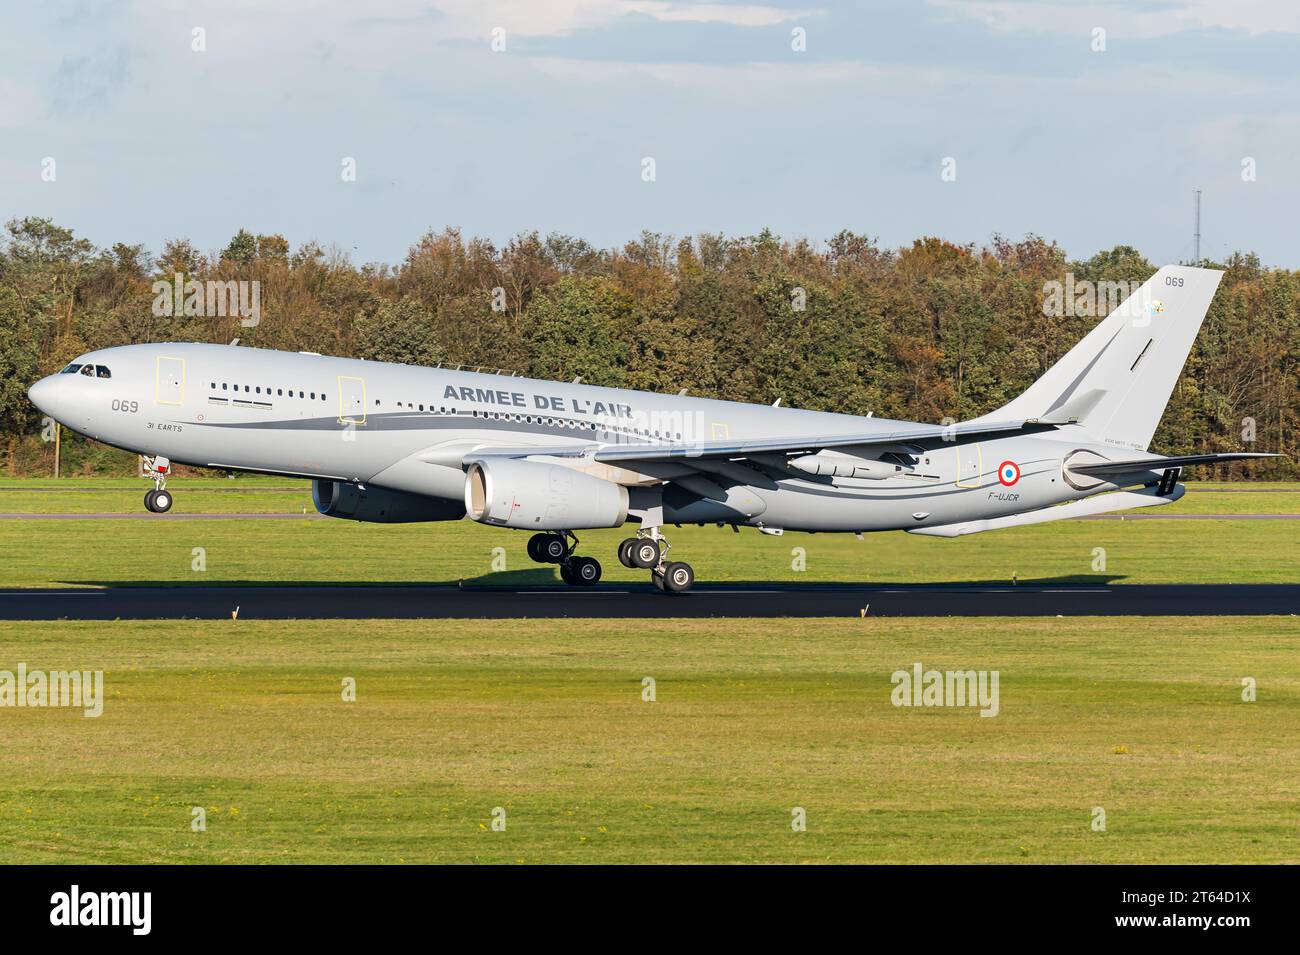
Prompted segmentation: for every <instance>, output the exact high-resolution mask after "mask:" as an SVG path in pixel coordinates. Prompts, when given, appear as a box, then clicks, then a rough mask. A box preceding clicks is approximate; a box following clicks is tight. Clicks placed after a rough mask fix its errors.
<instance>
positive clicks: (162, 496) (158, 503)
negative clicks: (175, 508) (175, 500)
mask: <svg viewBox="0 0 1300 955" xmlns="http://www.w3.org/2000/svg"><path fill="white" fill-rule="evenodd" d="M145 506H146V507H147V506H148V505H147V504H146V505H145ZM171 509H172V496H171V494H170V493H169V492H167V491H164V490H158V491H154V492H153V510H154V511H155V512H156V513H158V514H166V513H167V512H168V511H170V510H171Z"/></svg>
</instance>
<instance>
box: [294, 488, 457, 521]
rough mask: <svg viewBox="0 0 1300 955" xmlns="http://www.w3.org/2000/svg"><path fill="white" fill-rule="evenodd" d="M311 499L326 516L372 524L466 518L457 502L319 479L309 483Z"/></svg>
mask: <svg viewBox="0 0 1300 955" xmlns="http://www.w3.org/2000/svg"><path fill="white" fill-rule="evenodd" d="M311 499H312V502H313V503H314V504H315V505H316V510H318V511H320V512H321V513H322V514H324V515H325V516H326V517H341V518H344V519H345V520H349V521H365V522H367V523H372V524H413V523H416V522H418V521H458V520H460V519H461V518H462V517H464V516H465V508H464V507H462V506H461V503H460V501H453V500H448V499H447V498H444V497H426V496H425V495H423V494H410V493H408V492H406V491H392V490H389V489H387V488H382V487H370V486H368V485H364V484H352V483H349V482H347V481H327V480H322V479H320V478H317V479H316V480H314V481H312V482H311Z"/></svg>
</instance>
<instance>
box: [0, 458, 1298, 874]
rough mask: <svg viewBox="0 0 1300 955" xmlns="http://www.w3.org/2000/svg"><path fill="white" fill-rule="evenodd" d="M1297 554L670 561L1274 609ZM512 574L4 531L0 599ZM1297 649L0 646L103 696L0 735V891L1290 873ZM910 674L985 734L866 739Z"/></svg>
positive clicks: (126, 630) (429, 549) (1102, 644)
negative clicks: (690, 876)
mask: <svg viewBox="0 0 1300 955" xmlns="http://www.w3.org/2000/svg"><path fill="white" fill-rule="evenodd" d="M47 483H48V482H47ZM231 485H238V486H237V487H235V488H234V489H232V488H231ZM173 488H174V490H176V491H177V493H178V497H177V510H178V511H184V510H189V511H191V512H199V511H202V512H220V511H223V510H224V511H226V512H244V511H255V510H262V511H269V512H276V513H283V512H290V513H300V512H301V509H302V507H303V505H304V504H306V503H307V498H306V495H305V494H304V493H303V488H302V487H301V486H296V485H285V484H284V483H283V482H277V481H267V480H254V481H246V480H245V479H242V478H241V479H240V480H239V481H237V482H228V481H223V480H215V481H204V482H199V481H195V482H181V481H178V482H175V483H174V485H173ZM1280 490H1281V492H1280V493H1278V491H1279V488H1278V486H1276V485H1274V486H1270V488H1269V489H1268V490H1266V491H1265V492H1264V493H1241V492H1237V491H1233V490H1227V489H1224V490H1217V489H1212V488H1207V489H1198V490H1193V491H1192V492H1191V493H1190V494H1189V496H1188V497H1187V498H1186V499H1184V501H1182V502H1180V503H1179V504H1177V505H1174V506H1173V507H1172V508H1170V510H1171V511H1173V510H1174V509H1175V508H1177V509H1182V510H1184V511H1186V510H1187V507H1186V505H1188V504H1189V503H1191V502H1196V501H1197V500H1198V498H1200V497H1206V498H1211V497H1212V498H1213V504H1212V505H1207V506H1206V509H1205V510H1202V513H1234V514H1235V513H1291V512H1294V511H1295V510H1296V501H1295V500H1293V495H1295V496H1296V497H1297V498H1300V487H1297V486H1294V485H1292V486H1288V487H1284V488H1281V489H1280ZM142 494H143V491H142V489H141V484H140V483H139V482H136V481H130V480H124V481H120V482H112V481H107V482H106V481H86V482H83V481H78V482H61V483H60V484H59V485H58V486H56V487H51V488H46V487H42V486H40V484H39V482H13V481H8V482H0V512H15V511H17V512H22V511H27V512H39V511H44V512H46V513H52V512H59V513H66V512H70V511H80V512H81V513H85V512H87V511H96V512H97V511H103V512H134V511H136V510H137V509H138V508H139V505H140V502H139V498H140V497H141V496H142ZM309 506H310V505H309V504H308V507H309ZM1298 528H1300V525H1297V524H1296V523H1294V522H1288V521H1250V520H1232V519H1227V520H1222V521H1219V520H1215V521H1186V522H1180V521H1125V522H1119V521H1094V522H1064V523H1061V524H1054V525H1049V526H1045V527H1033V528H1024V529H1020V530H1016V531H1008V532H1000V533H996V534H988V535H976V536H974V537H970V538H965V539H961V540H956V541H946V540H933V539H927V538H916V537H912V536H909V535H905V534H877V535H867V537H866V538H865V540H863V541H857V540H855V539H854V538H853V537H852V536H841V535H803V534H787V535H785V536H784V537H782V538H771V537H763V536H760V535H758V534H757V533H756V532H754V531H752V530H750V531H744V532H742V533H741V534H739V535H737V534H733V533H732V532H731V531H730V530H722V529H717V528H713V527H708V528H683V529H680V530H676V529H675V530H674V531H673V532H672V535H671V539H672V541H673V543H674V545H675V554H680V555H681V556H682V557H684V558H685V559H689V560H690V561H691V562H692V563H693V564H694V565H695V567H696V569H697V572H698V573H699V575H700V578H701V579H702V580H706V581H707V580H756V581H764V580H806V581H855V582H861V581H868V582H870V581H880V582H895V581H912V582H924V581H947V580H961V581H978V580H994V581H1005V580H1007V579H1010V577H1011V576H1012V575H1013V574H1014V575H1015V576H1016V577H1017V578H1018V579H1019V580H1021V581H1029V580H1036V579H1059V580H1080V581H1096V580H1110V581H1116V582H1119V583H1137V582H1157V581H1179V582H1223V581H1229V582H1232V581H1235V582H1260V581H1285V582H1292V581H1296V580H1300V548H1297V547H1296V545H1295V540H1296V530H1297V529H1298ZM582 536H583V541H584V547H583V548H582V550H583V552H585V553H590V554H594V555H596V556H598V557H599V558H600V559H601V560H602V562H603V564H604V566H605V569H606V573H607V576H608V578H610V579H613V580H623V579H628V580H641V579H642V574H641V572H635V573H634V572H630V571H625V570H624V569H623V568H622V567H620V566H619V565H618V564H617V562H616V561H615V560H613V559H612V551H613V547H614V544H615V543H616V541H617V540H618V539H619V538H620V537H622V536H623V532H618V531H608V532H599V533H595V532H593V533H588V534H583V535H582ZM525 540H526V536H525V535H524V534H522V533H517V532H508V531H500V530H494V529H489V528H485V527H481V526H479V525H476V524H472V523H469V522H456V523H451V524H438V525H411V526H390V527H382V526H374V525H360V524H355V523H353V522H347V521H328V520H299V519H286V520H232V521H201V520H189V521H186V520H179V521H158V520H119V521H110V520H83V519H76V520H54V521H47V520H36V521H21V520H3V521H0V586H50V585H65V584H77V585H87V586H93V585H96V584H105V583H108V584H130V583H141V582H149V581H162V582H170V583H186V584H195V583H199V584H202V583H209V584H223V583H230V582H232V581H251V582H258V583H280V582H285V581H312V582H349V583H352V582H389V581H398V582H422V581H450V580H456V579H459V578H465V579H466V580H467V581H469V582H470V585H473V584H474V583H475V582H478V583H529V584H532V583H536V582H538V581H546V580H551V579H553V577H554V573H553V570H551V569H550V568H538V567H537V566H536V565H534V564H531V563H530V562H528V561H527V559H526V557H525V556H524V551H523V547H524V542H525ZM195 547H202V548H203V549H204V551H203V553H204V560H205V562H206V570H205V571H196V570H194V569H193V562H194V554H193V548H195ZM496 547H504V548H505V561H506V565H505V569H504V570H503V571H501V572H497V573H493V572H492V561H493V559H494V553H493V549H494V548H496ZM1098 547H1100V548H1104V549H1105V552H1106V564H1107V566H1106V569H1105V570H1104V571H1098V570H1094V569H1093V562H1094V560H1096V553H1095V549H1096V548H1098ZM795 548H802V549H803V550H804V552H805V558H806V561H807V568H806V570H805V571H797V570H794V569H793V568H792V561H793V560H794V558H795V555H794V554H792V551H793V550H794V549H795ZM497 556H499V555H497ZM3 599H4V597H3V596H2V595H0V600H3ZM304 613H310V608H305V610H304ZM1298 642H1300V621H1298V620H1297V618H1294V617H1254V618H1249V617H1247V618H1241V617H1237V618H1231V619H1226V618H1086V619H1057V618H1029V619H1024V618H1018V619H995V618H979V619H957V618H952V619H945V618H932V619H923V618H912V619H895V620H886V619H872V618H867V619H865V620H859V619H850V620H843V621H838V620H764V621H757V622H756V621H751V620H713V621H689V620H677V619H663V620H617V619H614V620H535V621H454V620H453V621H428V622H420V621H364V622H363V621H346V620H340V621H311V620H304V621H297V622H287V623H286V622H259V621H251V620H242V619H241V620H239V621H231V620H220V621H165V622H132V621H117V622H112V623H74V622H56V623H31V622H29V623H21V622H20V623H2V622H0V670H5V669H7V670H14V669H16V668H17V665H18V664H19V663H20V662H21V663H25V664H26V665H27V667H28V668H29V669H48V670H54V669H65V668H77V669H102V670H103V671H104V679H105V688H106V701H105V705H104V713H103V715H102V716H100V717H98V718H91V719H87V718H84V717H83V716H82V715H81V713H80V711H72V710H66V709H32V708H14V707H0V733H2V734H3V735H2V736H0V739H3V741H4V742H3V750H0V751H2V752H3V754H4V757H5V768H6V772H5V773H4V774H3V776H0V863H4V862H77V861H83V862H96V861H100V862H386V863H403V862H405V863H414V862H504V863H515V862H520V861H523V862H530V863H531V862H561V863H569V862H1015V863H1039V862H1165V863H1171V862H1172V863H1178V862H1243V863H1244V862H1297V861H1300V808H1297V807H1298V806H1300V742H1298V741H1300V655H1298V654H1297V653H1296V649H1297V644H1298ZM916 662H921V663H923V664H924V666H925V667H926V668H927V669H929V668H935V669H940V670H943V669H962V670H968V669H976V670H997V671H999V674H1000V709H999V713H998V715H997V716H996V717H992V718H983V717H980V716H979V715H978V713H977V712H976V710H974V709H971V708H913V709H907V708H897V707H894V706H892V705H891V702H890V691H891V685H890V674H891V673H893V672H894V671H895V670H899V669H904V670H905V669H909V668H910V667H911V666H912V664H914V663H916ZM645 677H652V678H653V679H654V680H655V681H656V683H655V695H656V699H655V701H654V702H646V701H643V699H642V693H643V684H642V680H643V678H645ZM1244 677H1252V678H1254V679H1255V680H1257V681H1258V688H1259V689H1258V694H1259V695H1258V700H1257V701H1256V702H1251V703H1247V702H1243V701H1242V699H1241V693H1242V682H1241V681H1242V679H1243V678H1244ZM345 678H352V679H355V681H356V687H357V700H356V702H344V701H343V700H342V699H341V693H340V690H341V686H342V681H343V680H344V679H345ZM195 806H201V807H204V809H205V811H206V813H207V831H206V832H202V833H196V832H193V831H192V830H191V828H190V823H191V818H192V817H191V811H192V809H193V807H195ZM496 807H502V808H504V809H505V810H506V814H507V815H506V819H507V824H506V830H505V831H504V832H497V831H493V829H492V812H493V809H494V808H496ZM794 807H802V809H803V810H805V811H806V814H807V831H806V832H794V831H792V830H791V826H790V823H791V818H792V817H791V810H792V809H793V808H794ZM1097 807H1100V808H1101V809H1103V810H1104V811H1105V813H1106V831H1105V832H1096V831H1093V829H1092V826H1091V823H1092V821H1093V811H1094V809H1095V808H1097Z"/></svg>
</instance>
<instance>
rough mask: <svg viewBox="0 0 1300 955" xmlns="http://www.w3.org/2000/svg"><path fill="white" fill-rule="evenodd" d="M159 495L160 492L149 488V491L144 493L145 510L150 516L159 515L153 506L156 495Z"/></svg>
mask: <svg viewBox="0 0 1300 955" xmlns="http://www.w3.org/2000/svg"><path fill="white" fill-rule="evenodd" d="M157 493H158V492H157V491H155V490H154V489H153V488H149V490H147V491H145V492H144V509H145V510H146V511H148V512H149V513H150V514H157V513H158V511H157V510H156V509H155V508H154V506H153V499H154V495H155V494H157Z"/></svg>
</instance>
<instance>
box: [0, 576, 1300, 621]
mask: <svg viewBox="0 0 1300 955" xmlns="http://www.w3.org/2000/svg"><path fill="white" fill-rule="evenodd" d="M236 609H238V618H239V619H240V620H250V619H251V620H292V619H381V618H399V619H448V618H470V619H522V618H527V617H547V618H563V617H575V618H576V617H585V618H593V617H594V618H618V617H623V618H628V617H631V618H659V617H697V618H698V617H768V618H770V617H823V618H825V617H843V618H845V619H854V618H861V617H863V616H867V617H947V616H953V617H1000V616H1008V617H1022V616H1058V615H1059V616H1067V617H1072V616H1107V615H1114V616H1135V615H1172V616H1189V615H1190V616H1207V615H1218V614H1226V615H1243V614H1282V615H1292V616H1294V615H1295V614H1296V613H1300V584H1177V585H1173V584H1171V585H1128V586H1126V585H1123V584H1113V585H1112V584H1096V585H1089V584H1075V585H1068V584H1054V585H1047V586H1044V585H1024V584H1022V585H1019V586H1012V585H1006V584H967V585H961V584H953V585H938V584H935V585H913V586H907V585H892V586H886V585H862V586H853V585H846V584H835V585H829V584H828V585H816V584H803V585H786V584H771V585H765V584H753V585H735V584H733V585H726V584H714V585H708V584H702V585H697V586H696V588H695V589H694V590H693V591H692V592H691V593H690V594H686V595H673V596H670V595H666V594H661V593H659V592H657V591H656V590H654V589H653V588H652V587H650V586H649V585H648V584H646V585H640V586H625V585H610V586H609V587H603V586H597V587H595V588H593V589H590V590H588V589H584V588H568V587H535V588H532V589H527V588H524V587H518V588H516V587H509V588H492V587H486V586H480V585H467V586H465V587H464V588H459V587H456V586H454V585H453V586H447V585H441V586H419V585H412V586H384V585H377V586H369V587H328V586H267V587H259V586H228V587H225V586H212V587H192V586H177V587H157V586H143V587H129V586H127V587H107V588H102V589H59V590H54V589H47V590H40V589H31V590H13V589H10V590H0V620H64V619H66V620H114V619H123V620H158V619H180V618H190V619H229V618H230V617H231V614H232V613H234V612H235V611H236Z"/></svg>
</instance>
